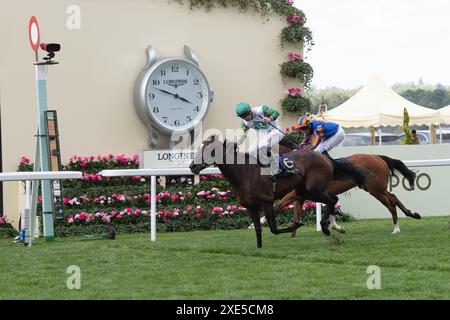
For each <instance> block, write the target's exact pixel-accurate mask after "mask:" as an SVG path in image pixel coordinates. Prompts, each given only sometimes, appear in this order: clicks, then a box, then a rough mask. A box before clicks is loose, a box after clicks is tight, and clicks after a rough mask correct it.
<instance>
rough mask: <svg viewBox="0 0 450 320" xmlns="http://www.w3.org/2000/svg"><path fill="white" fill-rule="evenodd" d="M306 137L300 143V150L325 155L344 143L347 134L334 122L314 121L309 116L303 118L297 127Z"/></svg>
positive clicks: (299, 120)
mask: <svg viewBox="0 0 450 320" xmlns="http://www.w3.org/2000/svg"><path fill="white" fill-rule="evenodd" d="M295 129H296V130H297V131H300V132H302V133H303V134H304V135H305V137H304V139H303V141H302V142H301V143H300V149H304V150H312V151H316V152H320V153H325V152H328V151H330V150H331V149H333V148H334V147H336V146H337V145H338V144H339V143H341V142H342V141H344V137H345V132H344V129H342V127H341V126H340V125H339V124H337V123H334V122H328V121H325V120H323V121H322V120H313V119H311V118H310V117H308V116H301V117H300V118H299V119H298V121H297V125H296V127H295Z"/></svg>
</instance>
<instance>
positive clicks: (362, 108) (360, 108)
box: [327, 75, 450, 127]
mask: <svg viewBox="0 0 450 320" xmlns="http://www.w3.org/2000/svg"><path fill="white" fill-rule="evenodd" d="M405 107H406V109H407V110H408V114H409V118H410V121H409V124H410V125H431V124H438V123H439V122H440V115H439V112H438V111H437V110H433V109H429V108H425V107H421V106H419V105H417V104H415V103H412V102H410V101H408V100H406V99H405V98H403V97H402V96H400V95H399V94H397V93H396V92H394V90H392V89H391V88H389V87H388V86H387V85H386V84H385V83H384V81H383V80H382V79H381V78H380V77H378V76H376V75H374V76H372V77H371V78H370V79H369V81H368V82H367V83H366V84H365V86H364V87H363V88H362V89H361V90H359V91H358V92H357V93H356V94H355V95H354V96H353V97H351V98H350V99H348V100H347V101H346V102H344V103H343V104H341V105H340V106H338V107H336V108H334V109H332V110H330V111H329V112H328V114H327V120H329V121H334V122H337V123H339V124H341V125H342V126H343V127H370V126H373V127H379V126H380V125H381V126H397V125H400V126H401V125H403V108H405ZM449 118H450V115H449Z"/></svg>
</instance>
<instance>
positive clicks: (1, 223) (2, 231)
mask: <svg viewBox="0 0 450 320" xmlns="http://www.w3.org/2000/svg"><path fill="white" fill-rule="evenodd" d="M17 234H18V232H17V230H16V229H14V227H13V225H12V224H11V223H9V222H8V217H7V216H6V215H3V216H0V238H12V237H15V236H17Z"/></svg>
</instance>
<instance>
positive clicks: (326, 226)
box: [320, 222, 331, 236]
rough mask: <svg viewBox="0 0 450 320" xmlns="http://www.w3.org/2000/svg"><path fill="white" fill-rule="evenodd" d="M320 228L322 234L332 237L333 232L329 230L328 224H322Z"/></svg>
mask: <svg viewBox="0 0 450 320" xmlns="http://www.w3.org/2000/svg"><path fill="white" fill-rule="evenodd" d="M320 226H321V227H322V232H323V233H324V234H325V235H326V236H330V235H331V232H330V229H328V223H326V222H321V223H320Z"/></svg>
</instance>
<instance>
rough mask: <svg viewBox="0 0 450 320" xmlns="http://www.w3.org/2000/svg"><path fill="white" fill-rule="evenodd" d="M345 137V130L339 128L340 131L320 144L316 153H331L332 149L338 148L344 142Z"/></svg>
mask: <svg viewBox="0 0 450 320" xmlns="http://www.w3.org/2000/svg"><path fill="white" fill-rule="evenodd" d="M344 137H345V132H344V129H342V127H341V126H339V129H338V131H337V132H336V133H335V134H334V135H333V136H331V137H329V138H328V139H327V140H325V141H322V142H321V143H319V145H318V146H317V147H316V148H315V149H314V151H316V152H320V153H323V152H325V151H330V150H331V149H333V148H334V147H336V146H337V145H338V144H339V143H341V142H342V141H344Z"/></svg>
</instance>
